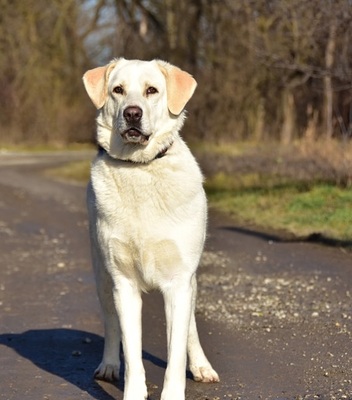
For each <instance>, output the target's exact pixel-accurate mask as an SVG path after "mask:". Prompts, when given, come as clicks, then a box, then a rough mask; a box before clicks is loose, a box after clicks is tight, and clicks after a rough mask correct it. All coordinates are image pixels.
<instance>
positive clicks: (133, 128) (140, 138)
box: [121, 106, 149, 144]
mask: <svg viewBox="0 0 352 400" xmlns="http://www.w3.org/2000/svg"><path fill="white" fill-rule="evenodd" d="M123 117H124V119H125V121H126V123H127V125H128V129H126V130H125V131H124V132H122V133H121V136H122V138H123V139H124V141H125V142H126V143H137V144H146V143H147V142H148V139H149V136H148V135H145V134H144V133H143V131H142V130H141V120H142V117H143V110H142V109H141V108H140V107H138V106H128V107H126V108H125V110H124V111H123Z"/></svg>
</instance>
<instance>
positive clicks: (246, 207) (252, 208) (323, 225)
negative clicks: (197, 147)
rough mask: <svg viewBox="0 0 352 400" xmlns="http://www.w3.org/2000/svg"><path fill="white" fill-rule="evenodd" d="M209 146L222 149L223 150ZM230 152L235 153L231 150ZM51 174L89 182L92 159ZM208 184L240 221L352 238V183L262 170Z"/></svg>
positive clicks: (212, 198)
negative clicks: (298, 178)
mask: <svg viewBox="0 0 352 400" xmlns="http://www.w3.org/2000/svg"><path fill="white" fill-rule="evenodd" d="M203 150H204V149H203ZM206 151H209V152H210V153H212V152H214V151H215V152H218V151H219V152H220V153H221V152H223V151H224V149H222V148H220V147H218V148H217V149H214V148H212V149H209V148H207V149H206ZM237 151H238V153H237V155H242V154H245V153H248V152H250V151H252V148H251V146H248V147H247V148H246V146H243V147H240V148H239V149H237ZM227 152H230V153H231V155H232V156H235V157H236V154H233V150H232V149H231V150H230V149H227ZM47 173H48V174H50V175H51V176H55V177H56V178H60V179H66V180H70V181H80V182H87V181H88V178H89V162H88V161H79V162H72V163H69V164H66V165H64V166H62V167H59V168H55V169H52V170H49V171H47ZM205 189H206V192H207V196H208V200H209V205H210V207H214V208H216V209H219V210H221V211H224V212H225V213H228V214H230V215H232V216H233V217H234V218H235V219H236V220H237V221H238V222H239V223H242V224H251V225H255V226H257V227H260V228H262V229H263V230H275V231H285V232H288V233H290V234H293V235H295V236H298V237H309V236H310V235H316V234H318V235H321V236H324V237H326V238H329V239H333V240H336V241H343V242H348V243H352V187H351V186H350V187H347V188H341V187H339V186H338V185H335V184H333V183H322V182H321V181H317V180H315V179H311V180H308V181H304V182H302V181H295V180H294V179H293V178H292V177H290V178H289V177H284V176H281V177H280V176H275V175H273V174H267V175H265V174H264V173H263V172H248V173H243V172H242V173H236V172H234V173H231V174H230V173H224V172H220V173H217V174H215V175H213V176H211V177H210V178H208V179H207V180H206V183H205Z"/></svg>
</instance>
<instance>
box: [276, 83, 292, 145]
mask: <svg viewBox="0 0 352 400" xmlns="http://www.w3.org/2000/svg"><path fill="white" fill-rule="evenodd" d="M282 97H283V99H282V103H283V105H282V107H283V108H282V111H283V124H282V129H281V138H280V139H281V144H283V145H288V144H290V143H291V142H292V139H293V135H294V131H295V119H296V112H295V101H294V97H293V93H292V90H291V89H290V88H285V89H284V90H283V95H282Z"/></svg>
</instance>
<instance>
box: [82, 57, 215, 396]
mask: <svg viewBox="0 0 352 400" xmlns="http://www.w3.org/2000/svg"><path fill="white" fill-rule="evenodd" d="M83 80H84V84H85V87H86V89H87V92H88V94H89V96H90V97H91V99H92V101H93V103H94V104H95V105H96V107H97V108H98V116H97V141H98V143H99V145H100V146H101V147H102V148H103V149H105V151H103V152H100V153H99V155H98V156H97V157H96V159H95V160H94V162H93V164H92V169H91V181H90V183H89V186H88V194H87V195H88V197H87V202H88V211H89V220H90V233H91V243H92V258H93V265H94V270H95V275H96V281H97V289H98V295H99V299H100V302H101V306H102V310H103V314H104V321H105V347H104V354H103V359H102V362H101V364H100V365H99V367H98V368H97V370H96V377H97V378H101V379H107V380H113V379H117V378H118V375H119V368H120V360H119V344H120V340H122V344H123V350H124V357H125V364H126V365H125V371H126V372H125V390H124V400H144V399H146V398H147V387H146V383H145V372H144V367H143V363H142V343H141V337H142V334H141V306H142V301H141V292H142V291H145V292H146V291H149V290H151V289H158V290H160V291H161V292H162V293H163V296H164V300H165V312H166V321H167V343H168V363H167V369H166V372H165V379H164V387H163V391H162V395H161V399H162V400H183V399H185V371H186V360H187V353H188V357H189V367H190V369H191V371H192V373H193V376H194V379H195V380H197V381H203V382H214V381H218V380H219V378H218V375H217V373H216V372H215V371H214V370H213V369H212V367H211V365H210V363H209V361H208V360H207V358H206V357H205V355H204V352H203V350H202V348H201V345H200V343H199V338H198V333H197V328H196V322H195V317H194V307H195V299H196V278H195V273H196V270H197V267H198V263H199V259H200V256H201V253H202V249H203V244H204V238H205V229H206V215H207V206H206V198H205V195H204V191H203V187H202V181H203V178H202V174H201V172H200V170H199V167H198V165H197V163H196V161H195V159H194V158H193V156H192V154H191V153H190V151H189V149H188V147H187V146H186V144H185V143H184V142H183V140H182V139H181V138H180V136H179V131H180V129H181V127H182V125H183V122H184V117H185V115H184V111H183V108H184V106H185V105H186V103H187V101H188V100H189V99H190V97H191V96H192V94H193V92H194V89H195V87H196V82H195V80H194V79H193V78H192V77H191V76H190V75H189V74H187V73H186V72H184V71H181V70H180V69H179V68H176V67H174V66H172V65H170V64H168V63H165V62H163V61H151V62H145V61H138V60H133V61H127V60H125V59H117V60H113V61H112V62H111V63H110V64H108V65H107V66H105V67H99V68H97V69H94V70H90V71H88V72H87V73H86V74H85V75H84V77H83ZM116 88H117V89H116ZM150 88H153V90H152V89H150ZM154 89H156V92H154ZM129 107H134V109H138V110H142V111H141V112H142V114H143V115H142V117H141V118H140V121H138V123H137V122H136V123H135V127H136V126H137V128H138V129H137V128H136V129H137V132H140V135H139V134H138V133H137V134H136V132H134V131H133V132H132V133H134V136H133V135H130V131H128V129H130V125H131V124H130V123H129V122H128V118H126V115H125V112H126V109H128V108H129ZM175 113H176V114H175ZM133 129H134V128H133ZM126 132H127V134H126ZM165 151H166V152H165Z"/></svg>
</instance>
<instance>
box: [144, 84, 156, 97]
mask: <svg viewBox="0 0 352 400" xmlns="http://www.w3.org/2000/svg"><path fill="white" fill-rule="evenodd" d="M146 93H147V95H149V94H155V93H158V89H156V88H155V87H153V86H149V87H148V89H147V91H146Z"/></svg>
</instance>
